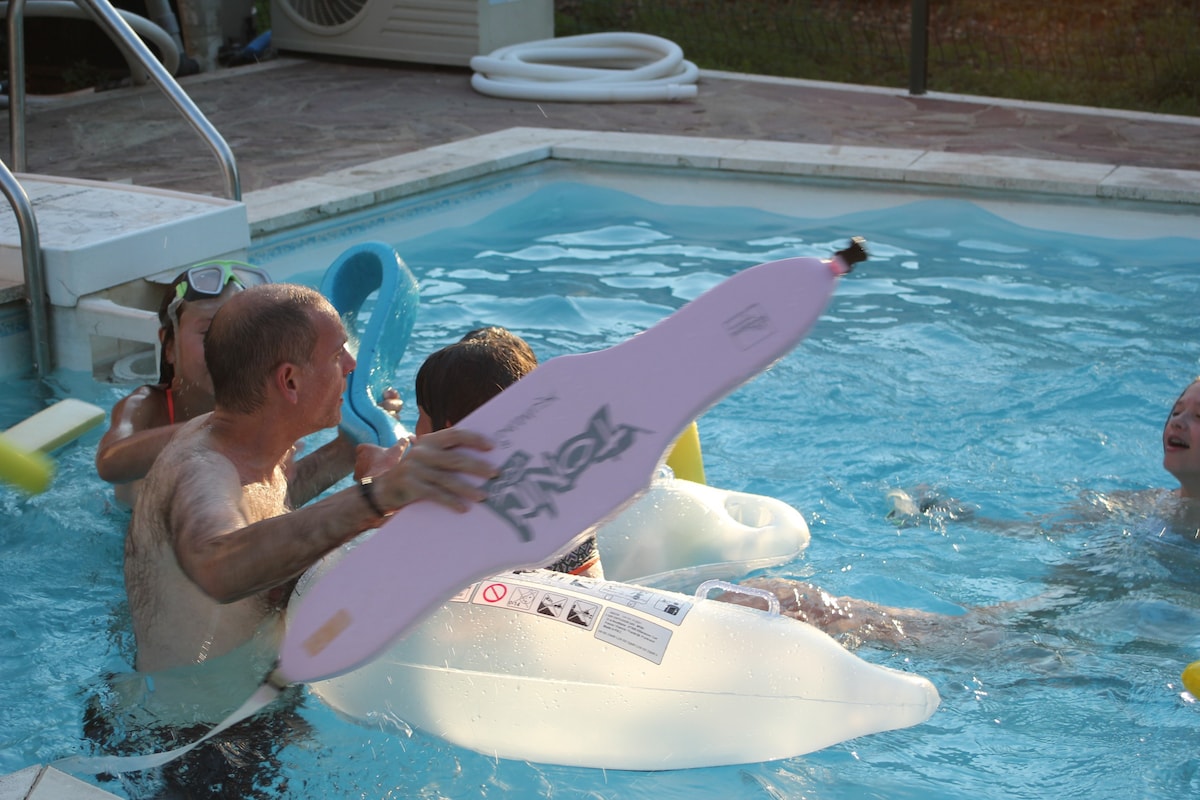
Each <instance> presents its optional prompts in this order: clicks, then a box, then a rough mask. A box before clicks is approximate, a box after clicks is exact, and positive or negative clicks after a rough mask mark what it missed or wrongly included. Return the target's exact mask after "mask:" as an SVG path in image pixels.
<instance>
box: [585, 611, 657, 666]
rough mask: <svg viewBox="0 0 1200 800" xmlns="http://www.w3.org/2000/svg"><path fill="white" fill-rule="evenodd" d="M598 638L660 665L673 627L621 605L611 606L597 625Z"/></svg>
mask: <svg viewBox="0 0 1200 800" xmlns="http://www.w3.org/2000/svg"><path fill="white" fill-rule="evenodd" d="M596 638H597V639H599V640H600V641H602V642H608V643H609V644H611V645H614V646H616V647H619V648H621V649H622V650H627V651H629V652H630V653H633V654H634V655H636V656H641V657H642V658H645V659H647V660H649V661H653V662H654V663H655V664H661V663H662V660H663V653H665V652H667V644H668V643H669V642H670V641H671V630H670V629H669V628H667V627H664V626H662V625H656V624H654V623H653V622H650V621H649V620H646V619H643V618H642V617H638V616H635V615H633V614H629V613H626V612H624V611H622V610H620V609H619V608H608V609H605V611H604V616H603V617H601V619H600V625H599V627H597V628H596Z"/></svg>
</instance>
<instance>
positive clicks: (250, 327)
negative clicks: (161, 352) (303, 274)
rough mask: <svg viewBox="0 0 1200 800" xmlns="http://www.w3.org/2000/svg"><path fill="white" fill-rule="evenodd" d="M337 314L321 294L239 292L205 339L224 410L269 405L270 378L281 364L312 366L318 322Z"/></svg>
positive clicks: (282, 288)
mask: <svg viewBox="0 0 1200 800" xmlns="http://www.w3.org/2000/svg"><path fill="white" fill-rule="evenodd" d="M323 315H325V316H333V317H335V318H336V317H337V311H336V310H335V309H334V308H333V306H332V305H330V303H329V301H328V300H326V299H325V297H324V296H323V295H322V294H321V293H320V292H318V291H316V290H315V289H310V288H309V287H307V286H300V285H297V284H293V283H268V284H264V285H262V286H251V287H250V288H248V289H246V290H245V291H243V292H238V293H237V294H235V295H234V296H233V297H231V298H230V299H229V301H228V302H226V303H225V305H223V306H222V307H221V309H220V310H219V311H218V312H217V313H216V316H214V317H213V320H212V324H211V325H209V328H208V332H207V333H206V334H205V335H204V362H205V364H206V365H207V366H208V372H209V375H211V376H212V384H213V397H214V398H215V400H216V404H217V406H219V407H222V408H226V409H228V410H230V411H236V412H239V413H250V412H253V411H255V410H256V409H258V408H261V407H262V405H263V403H264V402H265V401H266V386H267V380H268V378H269V377H270V376H271V375H272V374H273V373H274V371H275V368H276V367H278V366H279V365H280V364H284V363H292V364H296V365H304V364H308V363H309V361H310V360H311V359H312V355H313V349H314V348H315V347H316V344H317V335H318V331H317V325H316V322H317V320H318V319H319V318H320V317H321V316H323Z"/></svg>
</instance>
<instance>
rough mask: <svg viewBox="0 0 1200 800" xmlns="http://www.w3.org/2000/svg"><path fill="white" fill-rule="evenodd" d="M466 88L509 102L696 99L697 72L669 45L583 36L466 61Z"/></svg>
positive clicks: (641, 38) (634, 36) (651, 39)
mask: <svg viewBox="0 0 1200 800" xmlns="http://www.w3.org/2000/svg"><path fill="white" fill-rule="evenodd" d="M471 69H473V70H475V74H474V75H473V76H472V77H471V86H472V87H473V88H474V89H475V91H477V92H479V93H480V94H486V95H491V96H493V97H503V98H506V99H509V100H544V101H547V102H554V101H559V102H581V103H620V102H635V103H636V102H643V103H644V102H655V101H661V100H686V99H690V98H693V97H695V96H696V91H697V90H696V80H697V78H699V76H700V70H699V69H697V68H696V65H695V64H693V63H692V62H690V61H688V60H686V59H685V58H684V57H683V50H682V49H681V48H680V47H679V45H677V44H675V43H674V42H672V41H669V40H667V39H663V38H662V37H659V36H652V35H650V34H647V33H589V34H583V35H581V36H563V37H559V38H557V39H541V40H538V41H534V42H522V43H521V44H514V45H509V46H508V47H501V48H500V49H499V50H496V51H494V52H493V53H491V54H490V55H487V56H475V57H474V58H472V59H471Z"/></svg>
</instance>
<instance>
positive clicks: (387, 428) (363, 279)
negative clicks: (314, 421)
mask: <svg viewBox="0 0 1200 800" xmlns="http://www.w3.org/2000/svg"><path fill="white" fill-rule="evenodd" d="M372 293H377V296H376V300H375V304H374V307H373V308H372V309H371V312H370V314H369V316H366V317H365V322H362V321H361V320H360V319H359V317H360V315H362V313H363V305H364V304H365V303H366V301H367V298H368V297H370V296H371V294H372ZM321 294H323V295H325V296H326V297H327V298H329V302H330V303H331V304H332V305H333V307H334V308H336V309H337V312H338V313H339V314H341V315H342V320H343V322H344V323H345V325H346V329H347V331H349V332H350V333H351V335H352V336H354V335H356V336H357V337H358V340H359V344H358V353H357V356H356V357H357V360H358V366H356V367H355V368H354V371H353V372H352V373H350V378H349V379H348V380H347V381H346V395H345V398H344V399H343V402H342V422H341V426H340V427H341V429H342V430H343V431H344V432H345V433H346V434H347V435H349V436H350V438H352V439H354V440H355V441H356V442H359V443H361V442H371V443H373V444H377V445H379V446H380V447H391V446H392V445H394V444H395V443H396V442H397V441H398V440H399V439H400V438H402V437H406V436H408V431H406V430H405V429H404V426H403V425H401V424H400V422H399V421H398V420H397V419H396V418H395V417H393V416H392V415H391V414H389V413H387V412H386V411H384V410H383V409H382V408H380V407H379V398H380V397H382V396H383V391H384V389H386V388H387V387H388V385H389V384H390V383H391V380H392V376H393V375H394V374H395V371H396V365H397V364H398V363H400V359H401V358H402V357H403V356H404V351H405V349H406V348H407V347H408V338H409V336H410V335H411V334H412V329H413V324H414V323H415V322H416V319H417V303H418V301H419V300H420V293H419V291H418V288H417V279H416V278H415V277H413V274H412V272H411V271H410V270H409V268H408V267H407V266H406V265H405V264H404V261H403V260H402V259H401V258H400V256H399V254H398V253H397V252H396V251H395V249H394V248H392V246H391V245H388V244H384V243H382V242H364V243H362V244H357V245H354V246H353V247H351V248H349V249H348V250H346V252H344V253H342V254H341V255H340V256H338V258H337V260H336V261H334V262H333V264H331V265H330V266H329V269H327V270H326V271H325V276H324V277H323V278H322V279H321ZM360 322H361V324H360Z"/></svg>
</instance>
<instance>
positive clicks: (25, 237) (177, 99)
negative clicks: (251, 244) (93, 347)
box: [0, 0, 242, 378]
mask: <svg viewBox="0 0 1200 800" xmlns="http://www.w3.org/2000/svg"><path fill="white" fill-rule="evenodd" d="M75 2H76V3H78V4H79V5H80V6H83V7H84V8H86V9H88V10H90V11H91V12H92V17H93V18H94V20H95V21H96V23H97V24H98V25H100V27H102V28H103V29H104V30H105V31H106V32H107V33H108V35H109V37H110V38H111V39H112V40H113V41H114V42H115V43H116V44H117V46H118V47H120V48H121V49H122V50H123V51H125V55H126V58H127V59H131V63H132V59H136V61H137V62H138V63H140V64H141V66H142V67H143V68H144V69H145V70H146V72H147V73H148V74H149V77H150V78H151V80H153V81H154V82H155V83H156V84H158V87H159V88H160V89H161V90H162V91H163V93H165V94H166V95H167V97H168V98H169V99H170V100H171V101H172V102H173V103H174V104H175V107H176V108H178V109H179V111H180V113H182V114H183V116H184V117H185V118H186V119H187V121H188V122H189V123H191V125H192V127H193V128H195V129H196V131H197V132H198V133H199V134H200V135H201V136H202V137H203V138H204V139H205V141H206V142H207V143H208V145H209V147H211V148H212V150H213V153H214V154H215V155H216V157H217V160H218V161H219V162H220V164H221V170H222V173H223V174H224V177H225V186H226V191H227V193H228V195H229V198H230V199H231V200H241V199H242V187H241V181H240V179H239V178H238V171H237V163H236V162H235V161H234V158H233V151H232V150H230V149H229V145H228V144H226V142H225V140H224V139H223V138H222V137H221V134H220V133H218V132H217V129H216V128H215V127H213V125H212V123H210V122H209V121H208V119H207V118H206V117H205V116H204V114H203V112H201V111H200V109H199V108H198V107H197V106H196V104H195V103H194V102H192V99H191V98H190V97H188V95H187V93H186V92H184V91H183V89H181V88H180V86H179V84H178V83H177V82H176V81H175V78H174V77H172V76H171V74H170V73H169V72H167V70H166V69H165V68H164V67H163V65H162V64H161V63H159V61H158V59H157V58H155V56H154V54H153V53H152V52H150V48H149V47H147V46H146V44H145V42H143V41H142V40H141V38H140V37H139V36H138V35H137V34H136V33H134V31H133V29H132V28H131V27H130V26H129V23H128V22H126V21H125V20H124V19H123V18H122V17H121V15H120V14H118V13H117V11H116V9H114V8H113V6H112V4H111V3H109V2H108V0H75ZM24 13H25V0H9V2H8V14H7V25H8V28H7V30H8V77H9V80H8V93H9V111H8V124H9V131H10V140H11V142H10V143H11V145H12V158H11V161H12V164H11V170H10V166H9V165H5V164H0V188H2V189H3V191H4V195H5V197H7V198H8V202H9V204H10V205H11V206H12V209H13V213H15V214H16V216H17V226H18V229H19V230H20V235H21V261H22V266H23V268H24V271H25V299H26V302H27V303H28V305H29V328H30V337H31V338H32V340H33V366H34V370H35V371H36V373H37V376H38V377H39V378H42V377H45V376H46V374H47V373H48V372H49V371H50V369H51V363H50V362H51V359H50V324H49V319H50V310H49V303H48V301H47V299H46V279H45V270H44V266H43V264H42V248H41V242H40V238H39V236H38V227H37V219H36V217H35V216H34V213H33V204H32V203H31V202H30V200H29V195H28V194H26V192H25V189H24V188H23V187H22V186H21V183H20V181H18V180H17V178H16V177H15V176H14V175H13V172H24V171H25V26H24Z"/></svg>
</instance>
